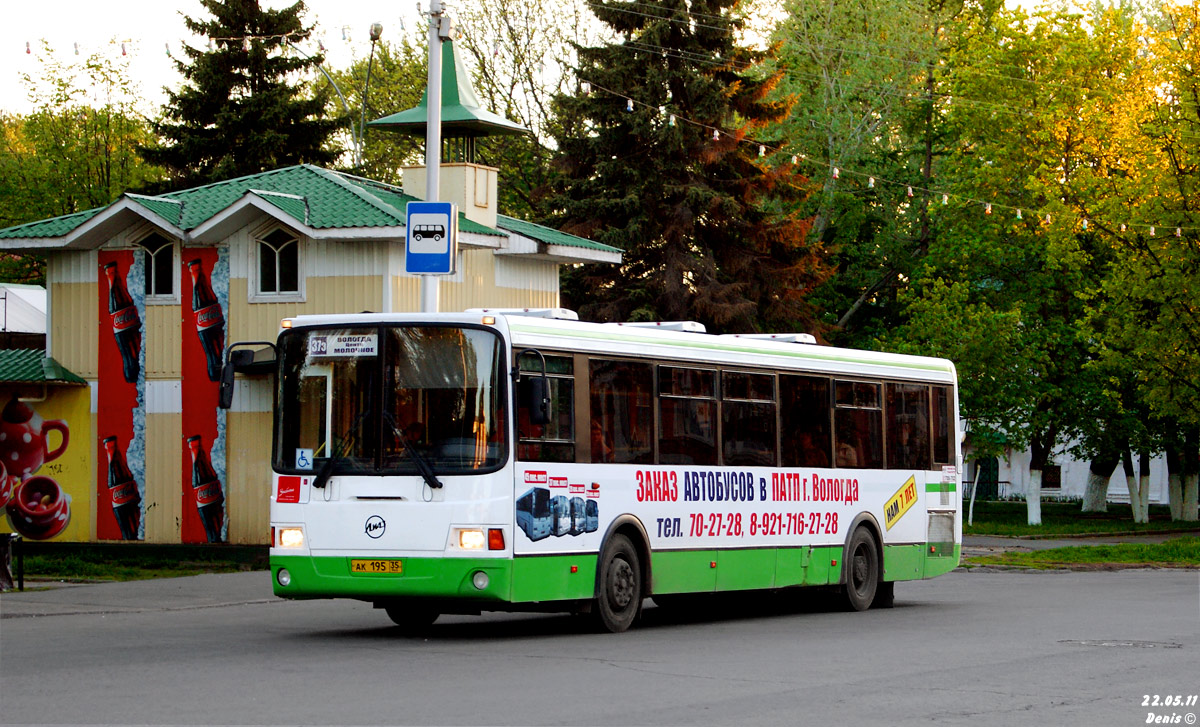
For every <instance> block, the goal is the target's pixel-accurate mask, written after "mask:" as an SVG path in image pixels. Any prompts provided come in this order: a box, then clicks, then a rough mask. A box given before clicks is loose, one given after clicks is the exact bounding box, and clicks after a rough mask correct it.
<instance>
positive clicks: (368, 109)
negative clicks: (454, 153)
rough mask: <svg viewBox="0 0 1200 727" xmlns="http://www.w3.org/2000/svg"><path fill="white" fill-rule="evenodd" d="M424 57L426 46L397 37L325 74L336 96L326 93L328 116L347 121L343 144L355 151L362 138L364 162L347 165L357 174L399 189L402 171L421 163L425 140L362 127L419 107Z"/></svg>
mask: <svg viewBox="0 0 1200 727" xmlns="http://www.w3.org/2000/svg"><path fill="white" fill-rule="evenodd" d="M384 32H385V33H387V29H385V30H384ZM427 58H428V54H427V52H426V50H425V46H424V45H415V44H413V43H412V42H411V40H410V39H409V38H408V37H406V36H404V35H401V36H400V38H399V39H397V40H386V39H384V40H381V41H380V42H379V43H378V44H377V45H376V47H375V49H374V53H373V55H371V56H368V57H367V58H360V59H358V60H356V61H355V62H354V63H353V64H351V66H350V67H349V68H346V69H344V70H330V71H329V77H330V82H332V83H334V84H336V91H335V92H334V93H328V94H326V97H327V98H328V99H329V101H328V107H327V110H326V113H328V114H329V115H330V116H335V115H338V114H343V113H344V114H345V115H346V116H348V117H349V118H350V128H349V130H348V131H345V132H343V137H345V136H347V135H348V136H350V137H351V138H350V139H348V140H345V141H348V142H349V143H346V144H344V146H345V147H346V148H348V149H351V150H353V148H354V136H355V135H358V136H359V138H361V143H362V159H361V160H358V159H353V158H351V160H350V164H349V166H350V168H351V169H353V170H354V172H355V173H356V174H361V175H363V176H365V177H370V178H371V179H378V180H381V181H384V182H390V183H392V184H400V182H401V174H400V169H401V167H405V166H411V165H415V164H420V163H421V156H422V154H423V153H424V141H423V140H422V139H420V138H419V137H414V136H410V135H405V134H397V133H393V132H390V131H387V130H384V129H373V128H371V127H366V128H365V130H364V128H362V127H361V126H360V125H361V124H362V122H363V120H364V119H365V120H366V122H368V123H369V122H371V121H373V120H375V119H378V118H380V117H383V116H387V115H389V114H394V113H396V112H398V111H404V110H405V109H410V108H412V107H414V106H416V105H417V104H418V103H420V101H421V94H422V93H423V92H424V91H425V85H426V82H427V70H426V65H427ZM368 70H370V84H369V85H368V83H367V81H368V78H367V72H368ZM318 83H321V82H318ZM364 91H365V101H364ZM343 103H344V104H345V105H344V106H343ZM364 103H365V107H364ZM350 156H351V157H353V153H351V155H350ZM344 161H345V160H344V159H343V162H344Z"/></svg>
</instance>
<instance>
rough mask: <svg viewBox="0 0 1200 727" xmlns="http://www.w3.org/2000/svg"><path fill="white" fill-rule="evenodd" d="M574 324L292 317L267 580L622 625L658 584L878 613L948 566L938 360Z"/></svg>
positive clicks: (951, 373) (283, 587)
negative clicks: (824, 593) (578, 615)
mask: <svg viewBox="0 0 1200 727" xmlns="http://www.w3.org/2000/svg"><path fill="white" fill-rule="evenodd" d="M573 317H574V316H573V314H571V313H570V311H563V310H561V309H550V310H547V311H506V310H495V311H489V310H475V311H467V312H465V313H453V314H451V313H444V314H359V315H337V316H334V315H318V316H301V317H296V318H291V319H287V320H285V321H283V326H282V329H281V333H280V335H279V339H278V341H277V343H276V344H275V348H276V357H277V361H276V364H275V365H276V368H275V372H276V377H277V379H276V386H277V394H276V408H275V422H274V446H273V451H272V470H273V473H272V495H271V531H272V535H271V537H272V543H271V550H270V562H271V576H272V579H273V584H274V592H275V594H276V595H278V596H281V597H284V598H298V599H303V598H351V599H358V600H362V601H368V602H371V603H373V604H374V605H375V606H377V607H379V608H382V609H385V610H386V612H387V615H388V616H389V617H390V618H391V619H392V620H393V621H394V622H396V623H397V624H399V625H401V626H403V627H406V628H410V629H418V628H421V627H424V626H427V625H429V624H430V623H432V622H433V620H434V619H436V618H437V617H438V615H439V614H444V613H454V614H463V613H480V612H482V611H572V612H584V613H591V614H593V615H594V616H595V618H596V619H597V621H598V622H599V624H600V625H601V626H602V627H604V628H607V629H609V630H611V631H623V630H625V629H627V628H628V627H629V626H630V625H631V624H632V623H633V622H634V620H635V619H636V618H637V617H638V614H639V613H640V611H641V608H642V603H643V601H644V599H645V598H647V597H649V598H654V599H658V600H659V602H662V601H667V600H670V599H671V598H672V597H674V596H676V595H680V594H697V593H712V592H725V591H766V590H777V589H785V588H792V587H799V586H826V587H835V588H838V589H840V591H841V592H842V594H843V595H844V597H845V600H846V603H847V605H848V606H849V607H850V608H852V609H854V610H863V609H866V608H869V607H871V606H872V605H874V606H877V607H878V606H884V607H886V606H890V605H891V603H892V599H893V593H894V590H893V588H894V584H895V582H896V581H904V580H914V579H921V578H930V577H933V576H936V575H939V574H942V573H946V572H948V571H950V570H951V569H953V568H954V567H956V566H957V564H958V561H959V553H960V548H961V542H962V528H961V516H960V513H961V510H960V493H961V488H960V486H959V473H960V472H961V454H960V450H959V446H958V443H959V437H958V433H957V431H956V423H957V421H958V397H957V384H956V375H955V370H954V366H953V364H951V363H950V362H949V361H946V360H942V359H936V358H925V357H915V356H900V355H893V354H886V353H875V352H868V351H856V350H847V349H838V348H831V347H827V346H819V345H815V344H813V343H811V337H801V338H797V337H795V336H791V337H789V336H778V337H768V336H726V335H710V334H707V333H704V332H701V331H702V328H700V327H699V326H697V325H695V324H690V325H687V324H677V323H676V324H597V323H582V322H579V321H578V320H571V319H572V318H573ZM805 338H807V341H809V342H797V341H803V340H804V339H805ZM235 358H236V357H235ZM227 370H229V371H230V373H228V378H227V384H226V388H227V389H228V388H229V387H231V386H232V373H231V370H232V367H229V366H227Z"/></svg>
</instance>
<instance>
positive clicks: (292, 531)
mask: <svg viewBox="0 0 1200 727" xmlns="http://www.w3.org/2000/svg"><path fill="white" fill-rule="evenodd" d="M279 547H281V548H303V547H304V529H303V528H280V529H279Z"/></svg>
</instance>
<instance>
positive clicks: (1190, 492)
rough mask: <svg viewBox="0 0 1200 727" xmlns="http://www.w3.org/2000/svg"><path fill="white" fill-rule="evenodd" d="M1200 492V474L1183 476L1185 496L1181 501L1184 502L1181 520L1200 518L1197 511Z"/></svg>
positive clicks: (1193, 520) (1192, 520) (1191, 520)
mask: <svg viewBox="0 0 1200 727" xmlns="http://www.w3.org/2000/svg"><path fill="white" fill-rule="evenodd" d="M1198 494H1200V474H1191V475H1188V476H1187V477H1184V478H1183V497H1182V498H1181V499H1180V502H1182V503H1183V505H1182V507H1181V510H1182V511H1183V512H1182V513H1181V514H1180V518H1179V519H1180V520H1187V521H1189V522H1196V521H1197V520H1200V513H1197V512H1196V507H1197V495H1198Z"/></svg>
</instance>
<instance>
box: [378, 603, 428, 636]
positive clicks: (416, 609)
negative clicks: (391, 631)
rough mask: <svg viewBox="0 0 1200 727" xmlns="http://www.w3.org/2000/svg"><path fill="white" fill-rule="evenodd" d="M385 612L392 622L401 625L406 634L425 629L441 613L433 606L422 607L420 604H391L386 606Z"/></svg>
mask: <svg viewBox="0 0 1200 727" xmlns="http://www.w3.org/2000/svg"><path fill="white" fill-rule="evenodd" d="M383 610H384V612H386V613H387V615H388V618H390V619H391V620H392V623H394V624H396V625H397V626H399V627H400V629H401V630H402V631H403V632H404V633H406V634H416V633H420V632H422V631H424V630H425V629H427V628H429V627H430V626H432V625H433V622H434V621H437V618H438V616H439V615H440V614H439V613H438V612H437V611H434V610H433V609H431V608H422V607H420V606H409V605H391V606H384V607H383Z"/></svg>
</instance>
